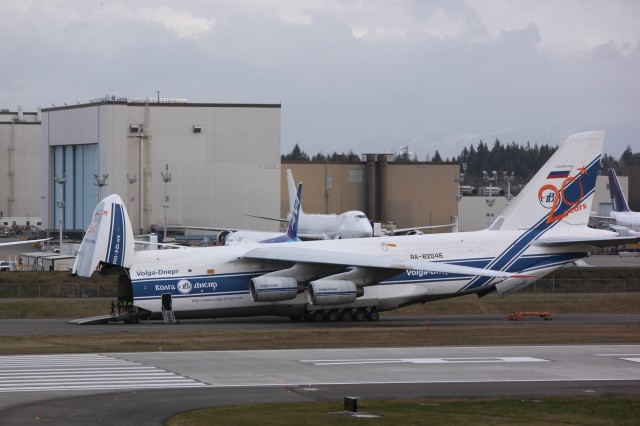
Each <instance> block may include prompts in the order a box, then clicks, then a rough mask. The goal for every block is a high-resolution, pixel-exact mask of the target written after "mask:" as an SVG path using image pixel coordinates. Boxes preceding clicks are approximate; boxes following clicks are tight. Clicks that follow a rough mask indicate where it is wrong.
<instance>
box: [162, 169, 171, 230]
mask: <svg viewBox="0 0 640 426" xmlns="http://www.w3.org/2000/svg"><path fill="white" fill-rule="evenodd" d="M160 175H161V176H162V181H163V182H164V204H163V205H162V207H164V236H163V239H162V241H163V242H164V241H165V240H166V239H167V208H169V196H168V195H167V183H169V182H171V172H169V165H168V164H166V165H165V172H164V173H162V172H160Z"/></svg>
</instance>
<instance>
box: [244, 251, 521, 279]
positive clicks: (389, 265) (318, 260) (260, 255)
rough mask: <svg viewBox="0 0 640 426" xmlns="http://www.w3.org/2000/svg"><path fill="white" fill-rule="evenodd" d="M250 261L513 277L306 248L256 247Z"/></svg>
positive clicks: (484, 271)
mask: <svg viewBox="0 0 640 426" xmlns="http://www.w3.org/2000/svg"><path fill="white" fill-rule="evenodd" d="M243 257H244V258H246V259H250V260H266V261H277V262H289V263H303V264H318V265H334V266H335V265H339V266H344V267H360V268H372V269H392V270H403V269H404V270H406V269H410V270H418V271H431V272H442V273H449V274H461V275H471V276H476V275H479V276H483V277H493V278H514V277H517V276H518V275H514V274H513V273H511V272H503V271H494V270H491V269H482V268H472V267H469V266H460V265H454V264H451V263H446V262H429V261H424V260H398V259H392V258H387V257H384V256H368V255H361V254H357V253H337V252H332V251H325V250H317V249H309V248H305V247H295V248H294V247H265V248H255V249H253V250H250V251H248V252H247V253H245V254H244V256H243Z"/></svg>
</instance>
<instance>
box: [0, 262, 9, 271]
mask: <svg viewBox="0 0 640 426" xmlns="http://www.w3.org/2000/svg"><path fill="white" fill-rule="evenodd" d="M10 270H11V266H10V265H9V262H5V261H4V260H0V271H10Z"/></svg>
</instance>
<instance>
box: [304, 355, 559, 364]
mask: <svg viewBox="0 0 640 426" xmlns="http://www.w3.org/2000/svg"><path fill="white" fill-rule="evenodd" d="M300 362H302V363H305V364H315V365H364V364H468V363H517V362H550V361H549V360H548V359H542V358H533V357H528V356H524V357H517V356H516V357H480V358H478V357H473V358H400V359H352V360H332V359H327V360H321V359H319V360H300Z"/></svg>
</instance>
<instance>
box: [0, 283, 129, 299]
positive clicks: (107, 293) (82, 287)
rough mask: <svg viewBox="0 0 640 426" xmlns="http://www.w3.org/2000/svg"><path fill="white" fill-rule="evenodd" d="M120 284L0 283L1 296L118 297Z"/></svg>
mask: <svg viewBox="0 0 640 426" xmlns="http://www.w3.org/2000/svg"><path fill="white" fill-rule="evenodd" d="M117 293H118V285H117V284H116V283H110V284H96V283H75V284H74V283H63V284H27V283H22V284H8V283H0V297H4V298H33V297H36V298H37V297H116V296H117Z"/></svg>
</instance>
